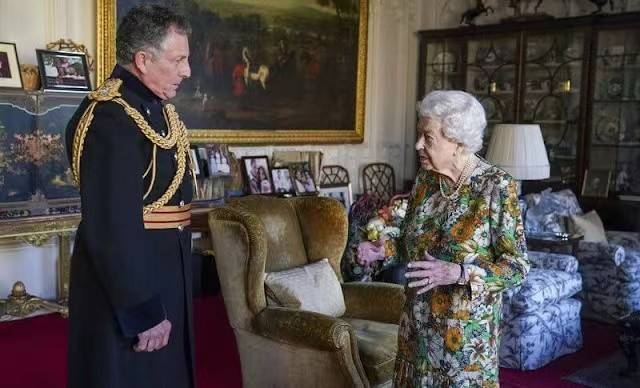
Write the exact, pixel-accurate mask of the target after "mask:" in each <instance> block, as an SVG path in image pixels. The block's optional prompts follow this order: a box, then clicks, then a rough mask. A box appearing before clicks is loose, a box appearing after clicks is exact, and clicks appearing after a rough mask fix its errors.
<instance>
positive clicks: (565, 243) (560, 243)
mask: <svg viewBox="0 0 640 388" xmlns="http://www.w3.org/2000/svg"><path fill="white" fill-rule="evenodd" d="M526 238H527V248H528V249H530V250H532V251H543V252H554V253H569V254H571V255H573V256H575V255H576V252H577V250H578V244H579V243H580V241H582V239H583V238H584V236H582V235H576V234H571V235H570V234H563V233H546V234H533V233H527V235H526Z"/></svg>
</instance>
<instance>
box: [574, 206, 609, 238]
mask: <svg viewBox="0 0 640 388" xmlns="http://www.w3.org/2000/svg"><path fill="white" fill-rule="evenodd" d="M570 218H571V225H572V231H573V233H575V234H581V235H583V236H584V241H587V242H604V243H606V242H607V236H606V234H605V232H604V225H603V224H602V220H601V219H600V216H598V213H596V211H595V210H592V211H590V212H589V213H586V214H583V215H580V214H572V215H570Z"/></svg>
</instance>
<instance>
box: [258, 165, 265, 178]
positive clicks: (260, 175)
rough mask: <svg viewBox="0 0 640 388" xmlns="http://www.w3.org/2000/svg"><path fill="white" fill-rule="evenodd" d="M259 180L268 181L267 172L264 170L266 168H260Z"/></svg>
mask: <svg viewBox="0 0 640 388" xmlns="http://www.w3.org/2000/svg"><path fill="white" fill-rule="evenodd" d="M258 179H260V180H264V179H267V171H266V170H265V169H264V167H258Z"/></svg>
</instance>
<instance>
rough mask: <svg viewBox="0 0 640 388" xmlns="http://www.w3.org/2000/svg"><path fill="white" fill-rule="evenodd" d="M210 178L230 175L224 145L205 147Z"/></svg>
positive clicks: (226, 150)
mask: <svg viewBox="0 0 640 388" xmlns="http://www.w3.org/2000/svg"><path fill="white" fill-rule="evenodd" d="M207 153H208V156H209V174H210V176H229V175H231V165H230V163H229V148H228V147H227V146H226V145H225V144H210V145H209V146H208V147H207Z"/></svg>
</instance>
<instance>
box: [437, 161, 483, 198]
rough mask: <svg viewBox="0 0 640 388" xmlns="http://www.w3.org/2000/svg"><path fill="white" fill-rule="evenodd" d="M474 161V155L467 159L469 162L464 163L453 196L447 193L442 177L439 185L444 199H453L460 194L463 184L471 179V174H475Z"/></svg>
mask: <svg viewBox="0 0 640 388" xmlns="http://www.w3.org/2000/svg"><path fill="white" fill-rule="evenodd" d="M474 161H475V157H474V155H473V154H471V155H469V157H468V158H467V161H466V162H465V163H464V166H463V167H462V171H460V176H459V177H458V180H457V181H456V183H455V185H454V189H453V192H452V193H451V194H447V193H445V189H444V182H443V179H442V175H440V177H439V182H438V183H439V185H440V194H441V195H442V197H443V198H445V199H452V198H454V197H456V196H457V195H458V192H459V191H460V188H461V187H462V184H463V183H464V182H465V181H466V180H467V178H469V176H471V173H472V172H473V168H471V167H472V165H473V162H474Z"/></svg>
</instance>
